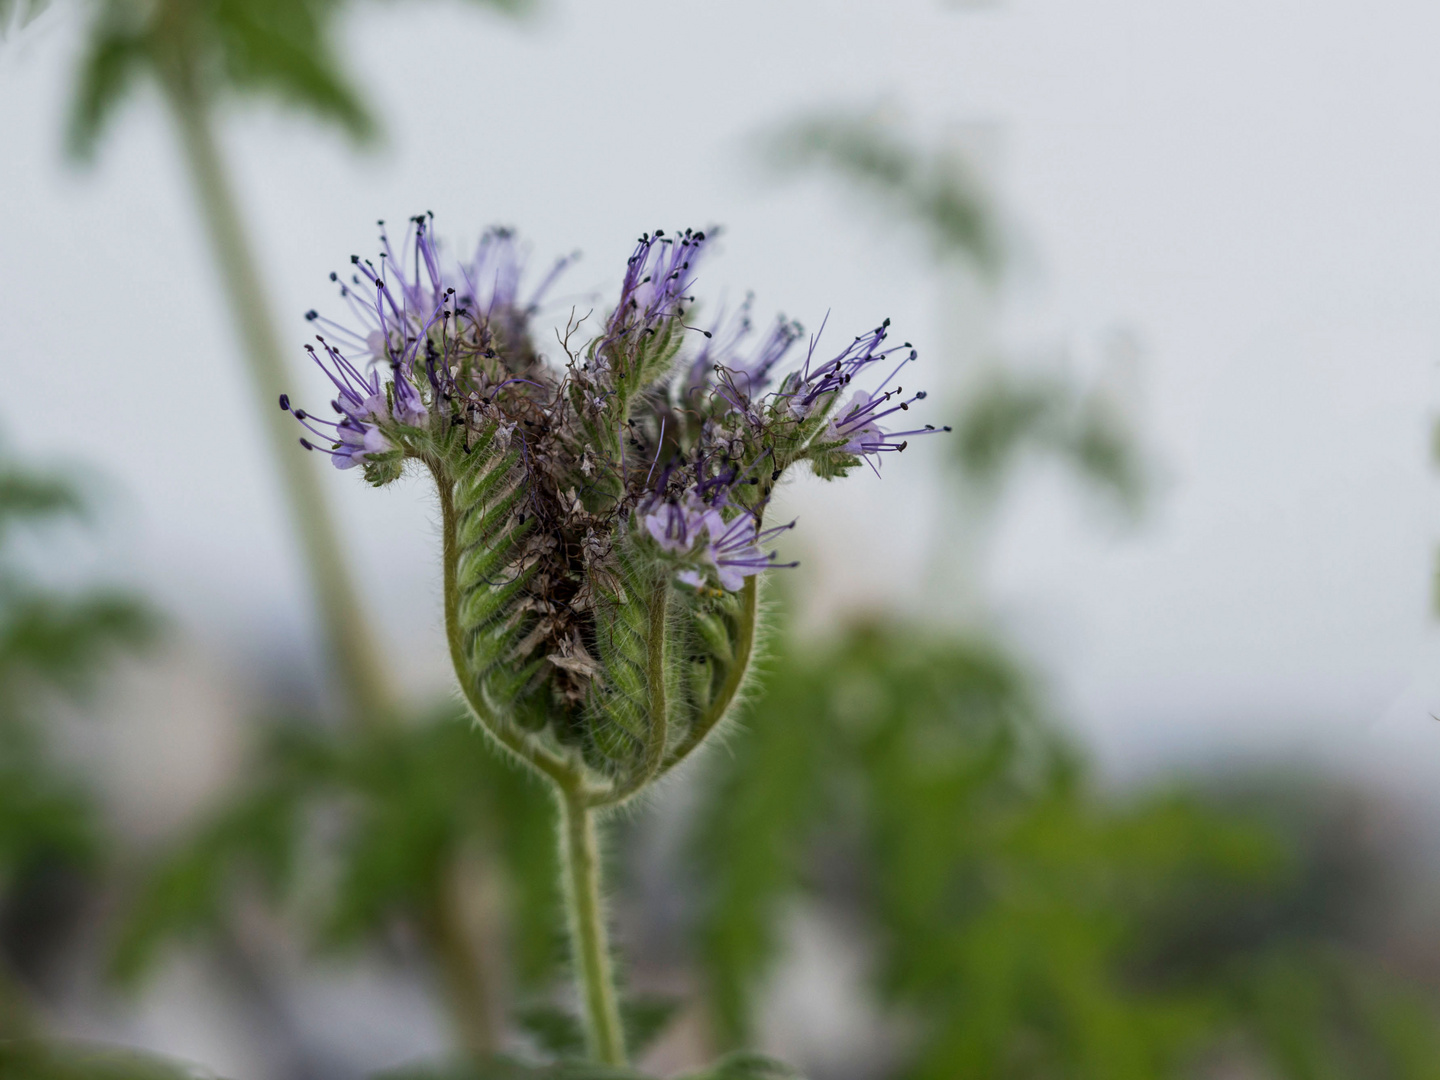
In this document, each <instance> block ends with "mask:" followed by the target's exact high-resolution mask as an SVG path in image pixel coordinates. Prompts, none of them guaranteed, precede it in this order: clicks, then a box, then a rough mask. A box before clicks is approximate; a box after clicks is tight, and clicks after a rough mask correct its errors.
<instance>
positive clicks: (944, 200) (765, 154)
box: [760, 110, 1003, 275]
mask: <svg viewBox="0 0 1440 1080" xmlns="http://www.w3.org/2000/svg"><path fill="white" fill-rule="evenodd" d="M899 129H900V125H899V124H898V123H897V118H896V117H894V116H890V115H887V114H886V113H884V112H881V111H878V110H877V111H874V112H870V113H853V112H844V111H834V112H829V113H822V114H819V115H814V116H809V117H804V118H802V119H800V120H797V121H794V122H792V123H789V124H786V125H784V126H782V127H780V128H778V129H776V130H774V131H772V132H770V133H769V134H768V135H766V136H765V137H764V139H763V140H762V142H761V148H760V149H761V155H762V158H763V160H764V161H765V162H766V164H767V165H769V166H770V168H771V169H773V170H774V171H776V172H777V173H779V174H781V175H794V174H800V173H812V172H819V173H823V174H825V175H829V176H834V177H836V178H839V179H842V180H844V181H847V182H849V183H850V184H853V185H854V186H856V187H857V188H859V189H860V191H861V192H862V193H864V194H866V195H867V196H869V201H870V202H872V203H874V204H876V205H878V206H879V207H881V208H883V209H884V210H885V211H887V212H888V213H889V214H890V215H891V216H892V217H894V218H895V219H897V220H900V221H902V222H904V223H906V224H908V225H910V226H912V227H915V228H916V229H917V230H918V231H919V233H920V234H921V235H922V237H923V238H924V239H925V240H926V241H927V242H928V243H929V244H930V247H931V250H932V252H933V254H934V255H935V257H936V258H937V259H941V260H951V259H957V260H961V261H965V262H969V263H971V264H973V265H975V266H976V267H978V268H979V269H980V270H982V271H983V272H985V273H987V274H992V275H993V274H994V273H996V272H998V270H999V269H1000V266H1001V263H1002V256H1003V247H1002V244H1001V240H1000V235H999V230H998V227H997V225H996V216H995V213H994V209H993V207H992V206H991V204H990V200H989V199H988V198H987V196H986V195H985V193H984V190H983V188H982V186H981V185H980V183H979V181H978V179H977V178H976V175H975V172H974V170H972V169H971V168H970V167H969V166H968V165H967V164H966V162H965V160H964V158H963V157H962V156H961V155H960V154H959V153H957V152H953V151H951V150H948V149H947V150H942V151H940V152H936V153H927V152H926V151H924V150H923V149H921V148H919V147H917V146H916V145H914V144H913V143H911V142H909V141H907V140H906V139H905V138H904V137H903V136H902V135H901V134H900V130H899Z"/></svg>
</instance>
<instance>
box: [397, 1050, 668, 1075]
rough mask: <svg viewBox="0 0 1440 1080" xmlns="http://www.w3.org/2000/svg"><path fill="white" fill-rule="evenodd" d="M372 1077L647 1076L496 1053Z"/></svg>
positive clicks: (575, 1063) (601, 1067)
mask: <svg viewBox="0 0 1440 1080" xmlns="http://www.w3.org/2000/svg"><path fill="white" fill-rule="evenodd" d="M373 1080H650V1078H648V1077H646V1076H645V1075H644V1074H642V1073H638V1072H634V1071H633V1070H631V1069H621V1068H612V1067H610V1066H607V1065H593V1064H590V1063H588V1062H581V1061H562V1062H550V1063H539V1064H536V1063H529V1062H523V1061H518V1060H516V1059H515V1058H510V1057H505V1056H503V1055H497V1056H494V1057H490V1058H486V1059H484V1060H482V1061H461V1062H453V1063H450V1064H447V1065H418V1066H410V1067H407V1068H403V1069H399V1070H396V1071H393V1072H384V1073H380V1074H378V1075H376V1076H375V1077H374V1078H373Z"/></svg>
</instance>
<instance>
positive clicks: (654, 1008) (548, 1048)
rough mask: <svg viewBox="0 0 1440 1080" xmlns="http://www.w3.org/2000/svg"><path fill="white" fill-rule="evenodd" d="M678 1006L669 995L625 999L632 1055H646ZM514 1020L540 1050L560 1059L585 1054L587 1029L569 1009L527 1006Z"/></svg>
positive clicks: (622, 1004)
mask: <svg viewBox="0 0 1440 1080" xmlns="http://www.w3.org/2000/svg"><path fill="white" fill-rule="evenodd" d="M679 1009H680V1002H679V1001H677V1000H676V999H674V998H670V997H659V996H655V995H644V996H634V997H630V996H627V997H624V998H622V999H621V1001H620V1022H621V1024H623V1025H624V1028H625V1046H626V1047H627V1049H628V1050H629V1051H630V1054H631V1056H632V1057H639V1056H641V1055H642V1054H644V1053H645V1051H646V1050H648V1049H649V1048H650V1046H651V1045H652V1044H653V1043H654V1042H655V1040H656V1039H658V1038H659V1037H660V1036H661V1035H662V1034H664V1032H665V1029H666V1027H668V1026H669V1024H670V1022H671V1021H672V1020H674V1018H675V1015H676V1013H678V1012H679ZM515 1021H516V1023H517V1024H518V1025H519V1026H520V1030H521V1031H523V1032H525V1033H526V1034H527V1035H529V1036H530V1037H531V1038H532V1039H533V1040H534V1041H535V1045H536V1046H537V1047H538V1048H539V1049H540V1050H541V1051H543V1052H545V1053H547V1054H550V1055H552V1056H554V1057H556V1058H560V1059H566V1058H577V1057H583V1056H584V1053H585V1029H584V1027H583V1025H582V1024H581V1022H580V1018H579V1017H578V1016H576V1015H575V1014H574V1013H572V1012H570V1011H569V1010H567V1009H562V1008H560V1007H559V1006H556V1005H551V1004H548V1003H541V1004H535V1005H528V1006H525V1007H524V1008H521V1009H517V1010H516V1011H515Z"/></svg>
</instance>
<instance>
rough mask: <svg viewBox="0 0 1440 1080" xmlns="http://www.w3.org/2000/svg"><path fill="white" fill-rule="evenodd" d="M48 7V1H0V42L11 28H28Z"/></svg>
mask: <svg viewBox="0 0 1440 1080" xmlns="http://www.w3.org/2000/svg"><path fill="white" fill-rule="evenodd" d="M49 6H50V0H0V40H3V39H4V37H5V34H6V33H7V32H8V31H9V30H10V29H11V28H12V27H14V28H15V29H19V30H23V29H24V28H25V27H27V26H29V25H30V23H32V22H33V21H34V20H35V19H36V18H37V17H38V16H39V15H40V13H41V12H43V11H44V10H45V9H46V8H48V7H49Z"/></svg>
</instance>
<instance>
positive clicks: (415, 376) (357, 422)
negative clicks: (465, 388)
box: [282, 215, 573, 468]
mask: <svg viewBox="0 0 1440 1080" xmlns="http://www.w3.org/2000/svg"><path fill="white" fill-rule="evenodd" d="M380 226H381V232H380V244H381V254H380V257H379V265H378V266H377V265H376V264H375V263H372V262H371V261H370V260H369V259H362V258H360V257H359V256H351V259H350V261H351V264H352V266H353V267H354V270H353V272H352V273H351V275H350V281H349V283H348V284H347V283H341V284H340V295H341V297H342V298H343V299H344V300H345V302H346V304H347V305H348V306H349V308H350V311H351V313H352V315H354V320H353V325H352V326H346V325H344V324H341V323H338V322H334V321H332V320H330V319H326V318H324V317H322V316H321V315H320V314H319V313H318V312H316V311H310V312H307V313H306V316H305V317H306V318H307V319H308V320H309V321H311V322H314V323H318V324H320V325H321V326H322V327H323V328H324V329H325V330H326V332H327V333H329V334H331V335H332V336H333V337H334V338H335V339H336V340H337V341H339V342H340V343H341V344H342V345H343V346H344V348H345V349H346V350H347V351H349V352H351V353H353V354H355V355H359V356H363V357H365V358H366V360H365V361H362V362H361V363H358V364H357V363H355V362H352V361H351V360H350V359H349V358H348V357H347V356H346V355H345V353H343V352H341V349H340V347H337V346H336V345H332V344H331V343H330V342H329V341H327V340H326V338H324V337H319V338H318V340H319V341H320V344H321V345H322V347H323V353H321V352H317V351H316V350H315V348H314V347H313V346H306V348H307V349H308V350H309V352H310V354H311V357H312V359H314V360H315V361H316V363H317V364H318V365H319V366H320V368H321V369H322V370H323V371H324V372H325V373H326V375H327V376H328V377H329V378H330V379H331V381H332V382H334V383H335V385H336V387H337V389H338V390H339V391H340V393H339V396H338V397H337V398H336V399H335V401H334V402H333V403H332V404H333V407H334V408H335V411H336V412H337V413H339V414H340V417H339V419H338V420H334V421H325V420H319V419H317V418H315V417H314V416H312V415H310V414H308V413H305V412H303V411H296V410H290V409H289V402H288V398H282V407H283V408H286V409H287V411H292V412H294V414H295V416H296V417H297V419H299V420H300V422H301V424H302V425H304V426H305V427H306V428H307V430H309V431H310V432H312V433H313V434H315V435H318V436H320V438H321V440H322V442H321V443H320V444H316V443H312V442H311V441H310V440H308V439H302V440H301V441H302V444H303V445H304V446H305V447H306V448H307V449H319V450H323V451H324V452H326V453H329V454H330V455H331V457H332V459H333V460H334V462H335V464H336V466H337V467H339V468H351V467H353V466H355V465H360V464H364V463H365V462H366V461H367V460H369V459H370V458H371V457H372V456H373V455H376V454H380V453H384V452H385V451H387V450H391V449H393V448H394V445H395V444H394V442H393V440H392V439H391V438H390V437H388V436H387V435H386V434H384V432H382V431H381V430H380V428H381V426H382V425H385V424H387V423H389V422H394V423H398V424H401V425H405V426H407V427H411V428H422V429H423V428H427V427H428V426H429V425H430V423H431V418H432V414H433V413H434V412H435V410H436V408H437V406H438V405H439V404H440V403H441V402H444V401H449V400H451V399H453V397H454V396H455V395H456V391H457V387H456V378H457V375H458V374H460V370H461V367H462V364H461V359H462V357H463V356H465V355H469V356H480V355H483V356H487V357H496V356H500V355H501V354H503V355H504V357H505V363H506V364H507V365H510V366H511V367H512V368H513V369H514V370H515V371H518V370H519V369H521V368H525V367H528V366H529V365H530V364H531V363H532V362H533V361H534V360H535V354H534V350H533V348H532V347H531V346H530V345H529V341H528V320H529V317H530V315H531V314H532V313H533V312H534V311H535V309H536V307H537V306H538V304H539V303H540V302H541V300H542V299H543V297H544V295H545V293H546V291H547V290H548V289H549V288H550V286H551V285H552V284H553V283H554V281H555V279H556V278H557V277H558V276H559V274H560V272H561V271H562V270H564V268H565V267H566V266H567V265H568V264H569V262H570V261H571V260H572V259H573V256H572V257H571V258H570V259H561V260H559V261H558V262H557V263H556V264H555V266H554V267H553V268H552V269H551V270H550V272H549V273H548V274H547V275H546V277H545V278H544V279H543V280H542V281H541V283H540V284H539V285H538V286H537V287H536V288H535V289H533V290H532V291H531V293H530V295H529V297H528V298H526V299H525V300H524V301H523V303H522V301H521V300H520V280H521V277H522V273H523V269H524V258H523V253H522V252H521V251H520V249H519V246H518V245H517V244H516V242H515V239H514V235H513V234H512V233H511V232H510V231H509V230H508V229H490V230H488V231H487V232H486V233H485V234H484V235H483V236H482V237H481V239H480V243H479V245H478V247H477V249H476V252H475V256H474V258H473V259H472V260H471V261H470V262H469V263H462V264H459V265H458V266H457V267H455V268H454V269H451V270H446V269H445V268H443V266H442V262H441V258H440V252H439V250H438V247H437V245H436V243H435V241H434V238H433V236H432V232H431V225H430V217H429V215H418V216H416V217H413V218H411V219H410V224H409V228H408V229H407V231H406V236H405V241H404V243H403V245H402V246H401V249H400V251H399V253H398V254H397V252H396V250H395V249H394V248H393V247H392V246H391V243H390V238H389V235H388V234H387V233H386V232H385V228H384V222H381V223H380ZM330 279H331V280H332V281H336V282H339V280H340V279H339V275H338V274H333V273H332V274H331V275H330ZM382 364H384V365H386V366H388V367H389V369H390V372H391V376H390V378H389V379H388V380H382V379H381V377H380V375H379V374H378V372H379V370H380V365H382ZM511 373H513V372H511Z"/></svg>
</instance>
